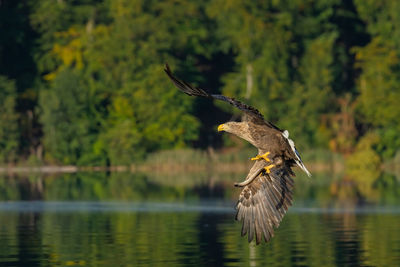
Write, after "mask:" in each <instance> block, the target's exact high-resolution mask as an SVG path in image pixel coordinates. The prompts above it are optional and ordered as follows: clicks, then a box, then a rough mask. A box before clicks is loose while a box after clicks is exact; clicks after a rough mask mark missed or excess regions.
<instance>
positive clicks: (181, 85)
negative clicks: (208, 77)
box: [164, 64, 276, 128]
mask: <svg viewBox="0 0 400 267" xmlns="http://www.w3.org/2000/svg"><path fill="white" fill-rule="evenodd" d="M164 71H165V73H167V75H168V77H169V78H170V79H171V81H172V82H173V83H174V84H175V86H176V87H178V89H179V90H181V91H182V92H184V93H185V94H187V95H190V96H201V97H207V98H214V99H218V100H221V101H225V102H228V103H229V104H231V105H233V106H235V107H237V108H238V109H240V110H241V111H244V112H245V113H246V115H248V116H249V117H250V118H248V119H250V120H255V121H258V122H264V117H263V115H262V114H261V113H260V112H259V111H258V110H257V109H256V108H253V107H252V106H249V105H246V104H244V103H242V102H240V101H238V100H236V99H234V98H231V97H227V96H224V95H213V94H209V93H207V92H206V91H204V90H203V89H201V88H197V87H194V86H193V85H191V84H189V83H187V82H185V81H183V80H180V79H178V78H177V77H175V76H174V75H173V74H172V72H171V70H170V68H169V66H168V64H165V69H164ZM264 123H266V122H264ZM267 124H271V123H269V122H267ZM271 127H273V128H276V127H275V126H273V125H272V124H271Z"/></svg>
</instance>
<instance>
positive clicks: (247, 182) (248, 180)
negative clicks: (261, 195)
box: [235, 167, 266, 187]
mask: <svg viewBox="0 0 400 267" xmlns="http://www.w3.org/2000/svg"><path fill="white" fill-rule="evenodd" d="M265 168H266V167H265ZM265 168H264V167H261V168H260V169H258V170H257V171H256V172H255V173H253V175H252V176H250V177H249V178H248V179H246V180H244V181H243V182H241V183H235V186H240V187H243V186H246V185H248V184H250V183H251V182H253V180H254V179H256V177H257V176H258V175H259V174H260V173H261V172H262V171H263V170H264V169H265Z"/></svg>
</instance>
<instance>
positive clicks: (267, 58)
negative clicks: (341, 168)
mask: <svg viewBox="0 0 400 267" xmlns="http://www.w3.org/2000/svg"><path fill="white" fill-rule="evenodd" d="M399 8H400V5H399V4H397V2H396V1H375V2H374V1H358V0H354V1H340V0H320V1H312V0H298V1H290V2H288V1H281V0H274V1H250V2H249V1H242V0H234V1H223V0H207V1H181V0H168V1H156V0H151V1H148V0H147V1H145V0H134V1H124V0H119V1H111V0H82V1H67V0H62V1H53V0H42V1H39V2H37V1H32V0H24V1H2V2H1V4H0V25H11V26H9V27H2V29H3V28H4V29H5V30H4V32H2V36H1V37H0V38H1V39H0V40H1V42H0V59H2V60H1V61H0V62H1V63H0V77H1V79H0V90H1V92H0V95H1V99H0V104H1V111H2V112H1V113H2V116H1V117H0V148H1V152H0V160H1V161H2V162H11V163H12V162H16V161H18V160H23V159H28V158H29V159H30V160H31V159H32V157H36V158H37V159H38V160H39V161H41V160H43V161H44V162H50V163H59V164H77V165H118V164H130V163H132V162H134V161H141V160H143V159H145V157H146V155H148V153H149V152H157V151H160V150H166V149H182V148H187V147H200V148H206V147H208V146H218V145H219V146H220V145H221V143H223V142H224V140H223V139H221V137H220V136H218V135H217V134H216V133H215V132H214V130H215V125H216V124H217V123H218V122H222V121H223V120H227V119H229V115H227V112H229V113H231V112H233V113H236V112H237V111H235V110H233V109H232V108H231V107H229V106H228V105H223V103H209V104H205V101H203V100H201V99H194V98H190V97H187V96H186V95H184V94H182V93H180V92H179V91H178V90H176V89H175V88H174V87H173V86H172V84H171V83H170V81H169V80H168V79H167V77H166V76H165V74H164V73H163V70H162V68H163V64H164V63H165V62H169V63H170V65H171V67H172V68H173V70H174V71H176V72H177V74H179V76H181V77H183V78H185V79H187V80H190V81H193V82H194V83H195V84H196V85H201V86H202V87H204V88H207V89H209V90H210V91H212V92H216V93H218V92H222V93H224V94H227V95H230V96H235V97H237V98H240V99H242V100H245V101H246V102H248V103H249V104H252V105H254V106H255V107H257V108H258V109H259V110H260V111H261V112H262V113H264V114H265V117H266V118H267V119H268V120H271V121H272V122H274V123H277V124H278V125H279V126H280V127H282V128H285V129H289V130H290V132H291V136H293V138H294V139H295V140H296V142H297V146H298V147H299V148H300V150H302V148H304V149H306V150H324V149H325V150H327V149H330V150H331V151H332V152H335V153H340V154H344V155H346V156H347V155H351V154H353V153H355V155H354V156H353V157H352V163H351V164H349V165H348V166H349V168H352V167H354V166H358V165H357V164H360V162H358V163H355V162H356V161H357V160H358V161H362V160H363V159H362V157H359V156H357V155H358V154H357V153H362V152H360V149H359V147H358V143H360V142H363V140H365V138H368V136H371V134H373V135H376V136H377V139H376V140H377V142H376V143H374V145H373V146H371V147H370V150H368V151H369V152H371V153H373V155H374V157H373V158H374V162H375V161H376V164H375V163H374V166H375V165H376V166H378V165H379V164H380V162H381V161H382V160H386V159H389V158H392V157H393V156H394V155H395V153H396V151H398V150H399V149H400V138H399V137H400V136H399V133H400V106H399V105H398V103H397V102H398V101H399V100H400V86H399V82H400V81H399V78H398V77H400V75H399V74H400V73H399V72H400V68H399V63H400V60H399V57H400V55H399V54H400V48H399V47H400V45H399V44H400V29H399V27H398V25H400V24H399V23H398V22H399V21H400V15H399V14H400V12H398V11H399ZM218 88H220V89H218ZM225 144H227V145H229V144H231V145H237V144H238V143H237V142H235V141H234V142H232V141H226V140H225ZM371 155H372V154H371Z"/></svg>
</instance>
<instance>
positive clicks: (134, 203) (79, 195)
mask: <svg viewBox="0 0 400 267" xmlns="http://www.w3.org/2000/svg"><path fill="white" fill-rule="evenodd" d="M174 179H175V180H174ZM235 179H237V177H232V178H226V177H223V178H221V179H216V178H215V177H213V178H212V179H210V178H207V177H194V179H193V180H192V181H191V182H185V183H180V182H179V181H180V180H184V178H180V177H176V178H171V177H169V178H168V179H166V180H162V179H161V178H154V177H151V176H147V175H136V174H115V175H110V174H68V175H61V176H51V177H44V176H40V175H39V176H35V177H1V178H0V192H1V193H2V194H1V198H2V200H1V201H0V240H1V242H0V265H1V266H266V265H269V266H399V265H400V229H399V226H400V224H399V222H400V207H399V205H398V203H397V202H396V201H397V200H398V198H396V194H398V192H399V188H400V186H399V183H398V182H397V180H396V179H395V178H393V180H391V181H392V183H391V186H390V188H386V189H385V188H383V187H379V186H377V185H376V183H375V185H374V188H372V189H371V190H372V191H371V192H372V195H362V196H360V189H359V188H357V187H356V188H355V189H354V190H356V191H357V192H358V193H357V192H356V193H354V194H353V193H351V190H350V189H347V191H346V192H348V193H347V194H346V196H347V197H343V196H342V194H336V193H335V192H337V187H338V186H339V187H343V186H345V185H343V183H342V182H340V180H336V181H334V180H332V179H329V178H325V177H318V176H317V175H316V177H314V178H313V179H304V178H302V177H299V178H298V180H297V185H296V192H295V204H294V206H293V207H291V208H290V209H289V212H288V214H287V215H286V216H285V218H284V220H283V222H282V224H281V226H280V227H279V229H278V230H277V231H276V235H275V237H274V238H273V239H272V241H271V242H270V243H268V244H262V245H259V246H255V244H254V243H251V244H250V245H249V244H248V243H247V241H246V239H245V238H242V237H241V236H240V228H241V225H240V224H239V223H238V222H236V221H234V208H233V207H234V204H235V201H236V197H237V194H238V193H239V192H238V191H237V190H235V189H234V188H233V186H232V181H233V180H235ZM384 179H386V180H387V179H392V178H384ZM231 180H232V181H231ZM393 183H394V184H393ZM335 188H336V189H335ZM335 190H336V191H335ZM342 191H343V190H340V192H342ZM355 196H357V197H355Z"/></svg>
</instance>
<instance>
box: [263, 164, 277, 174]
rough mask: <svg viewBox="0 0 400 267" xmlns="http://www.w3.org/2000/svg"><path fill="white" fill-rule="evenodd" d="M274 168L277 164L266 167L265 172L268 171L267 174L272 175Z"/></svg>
mask: <svg viewBox="0 0 400 267" xmlns="http://www.w3.org/2000/svg"><path fill="white" fill-rule="evenodd" d="M273 167H275V164H271V165H268V166H267V167H264V170H266V171H267V173H270V172H271V169H272V168H273Z"/></svg>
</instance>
